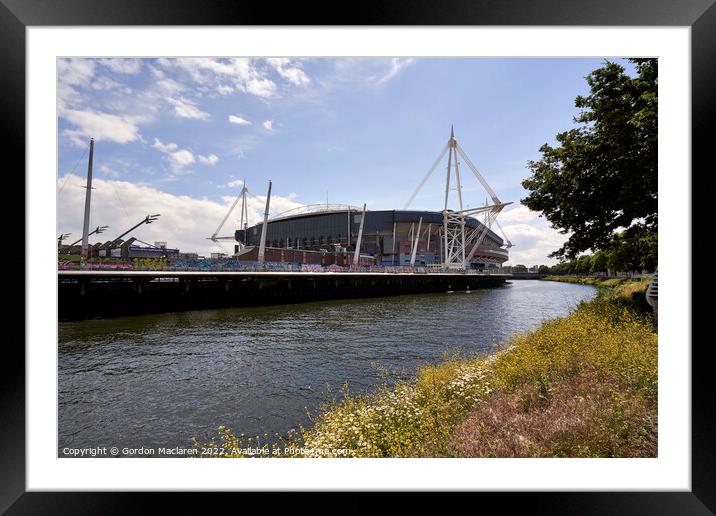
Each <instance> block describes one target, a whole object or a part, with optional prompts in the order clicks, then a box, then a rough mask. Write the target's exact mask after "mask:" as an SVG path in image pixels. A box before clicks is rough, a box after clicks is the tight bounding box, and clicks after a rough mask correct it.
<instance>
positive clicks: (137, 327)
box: [58, 280, 596, 450]
mask: <svg viewBox="0 0 716 516" xmlns="http://www.w3.org/2000/svg"><path fill="white" fill-rule="evenodd" d="M595 292H596V291H595V289H594V288H593V287H588V286H582V285H573V284H568V283H556V282H545V281H531V280H525V281H514V282H512V284H509V285H507V286H505V287H502V288H497V289H486V290H475V291H472V293H470V294H467V293H464V292H455V293H453V294H447V293H446V294H425V295H416V296H400V297H390V298H378V299H355V300H345V301H330V302H317V303H305V304H294V305H282V306H272V307H263V308H239V309H223V310H205V311H194V312H184V313H171V314H161V315H147V316H135V317H124V318H116V319H104V320H91V321H80V322H69V323H60V325H59V357H58V358H59V400H58V403H59V443H58V445H59V447H58V449H59V450H62V448H64V447H68V446H69V447H94V446H107V447H109V446H118V447H119V448H122V447H125V446H127V447H139V446H150V447H159V446H169V447H171V446H190V445H191V438H192V437H193V436H196V437H198V438H206V437H208V436H210V435H213V434H214V433H215V430H216V427H217V426H219V425H226V426H228V427H230V428H231V429H232V430H234V431H235V432H237V433H240V432H244V433H246V434H247V435H256V434H263V433H268V434H269V435H273V434H274V433H275V432H278V433H282V434H283V433H285V432H286V431H288V430H289V429H291V428H297V427H298V425H299V424H303V425H308V424H309V423H310V420H309V418H308V416H307V413H306V411H307V410H309V411H315V409H316V408H317V407H318V405H319V403H320V402H321V401H324V400H326V399H327V398H328V396H329V394H328V392H327V387H330V388H332V389H333V391H335V390H338V389H339V388H340V386H341V385H342V384H343V383H344V382H348V384H349V385H350V389H351V391H353V392H357V391H366V390H369V389H370V387H371V386H373V385H375V384H376V383H377V382H379V381H380V380H379V376H378V370H379V369H382V368H388V369H389V370H391V371H392V372H393V373H394V374H395V375H396V376H401V375H409V374H411V373H413V372H414V371H415V370H416V368H417V367H418V366H420V365H421V364H424V363H429V362H437V361H439V360H440V359H441V358H442V357H443V356H444V355H445V353H450V352H453V351H455V350H459V351H461V352H462V353H463V354H474V353H489V352H490V351H491V350H492V349H494V346H495V344H496V343H497V342H499V341H502V340H504V339H506V338H507V337H509V336H510V335H511V334H512V333H514V332H521V331H524V330H527V329H531V328H535V327H537V326H538V325H539V323H540V321H542V320H543V319H545V318H550V317H554V316H560V315H565V314H566V313H568V312H569V311H570V310H572V309H573V308H574V307H575V306H576V305H577V304H578V303H579V301H581V300H587V299H590V298H591V297H593V296H594V294H595Z"/></svg>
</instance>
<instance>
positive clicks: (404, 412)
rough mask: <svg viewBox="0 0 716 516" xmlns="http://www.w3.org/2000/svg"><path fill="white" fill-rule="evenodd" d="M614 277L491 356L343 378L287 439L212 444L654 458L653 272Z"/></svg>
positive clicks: (289, 451) (334, 451) (363, 453)
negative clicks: (381, 376) (352, 381)
mask: <svg viewBox="0 0 716 516" xmlns="http://www.w3.org/2000/svg"><path fill="white" fill-rule="evenodd" d="M609 281H610V282H611V283H606V282H605V284H604V285H602V286H603V287H605V288H602V289H601V290H600V293H599V294H598V296H597V297H596V298H595V299H594V300H592V301H590V302H588V303H582V304H580V305H579V306H578V307H577V308H576V309H575V310H574V312H572V313H571V314H570V315H568V316H567V317H563V318H558V319H553V320H548V321H545V322H544V323H543V324H542V326H541V327H540V328H538V329H537V330H535V331H533V332H529V333H527V334H524V335H518V336H515V337H514V338H513V339H512V340H511V341H509V342H506V343H504V345H502V346H501V348H500V349H499V350H498V351H497V352H495V353H493V354H492V355H490V356H475V357H460V356H452V357H448V358H446V360H445V361H444V362H443V363H441V364H438V365H428V366H424V367H422V368H421V369H419V371H418V372H417V375H416V376H415V378H413V379H412V380H410V381H398V382H396V383H391V384H389V383H388V382H386V383H385V384H383V385H382V386H381V387H379V388H378V389H377V390H375V391H374V392H372V393H370V394H351V393H350V392H349V391H348V388H347V387H346V388H345V390H344V393H343V394H344V395H343V396H342V397H341V398H340V399H339V400H337V401H334V402H332V403H330V404H328V405H326V406H324V407H322V410H321V412H320V414H319V415H318V416H317V417H316V419H315V422H314V425H313V427H312V428H309V429H301V431H300V432H296V433H295V434H292V435H289V436H285V437H284V440H283V442H282V443H281V444H278V445H276V444H274V445H271V446H270V445H268V444H267V441H266V440H264V442H263V443H262V442H261V441H260V440H257V438H254V439H253V440H251V439H245V438H244V437H243V436H236V435H234V434H233V433H232V432H231V431H230V430H229V429H226V428H223V427H222V428H221V429H220V433H219V435H218V436H217V438H216V439H215V440H214V441H213V442H212V443H210V445H213V446H215V447H223V448H225V449H234V450H235V451H236V452H235V453H233V454H232V455H233V456H246V455H247V454H246V453H244V452H243V451H240V450H246V449H247V446H248V447H251V446H256V447H260V448H262V449H268V448H269V447H272V449H273V456H302V457H312V456H334V457H336V456H337V457H343V456H346V455H348V456H354V457H654V456H656V453H657V335H656V332H655V330H654V326H653V320H652V317H651V315H650V313H649V312H648V311H645V310H644V306H645V305H644V304H643V303H642V302H641V301H640V298H643V296H644V291H645V290H646V287H647V285H648V281H647V280H639V281H627V280H616V281H612V280H609ZM248 455H251V453H249V454H248ZM268 455H270V454H268ZM262 456H267V454H264V455H262Z"/></svg>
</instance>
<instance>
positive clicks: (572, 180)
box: [522, 59, 658, 259]
mask: <svg viewBox="0 0 716 516" xmlns="http://www.w3.org/2000/svg"><path fill="white" fill-rule="evenodd" d="M630 61H632V62H633V63H634V64H635V65H636V71H637V75H636V77H630V76H629V75H628V74H627V73H626V71H625V69H624V67H622V66H620V65H619V64H616V63H612V62H609V61H606V62H605V63H604V66H602V67H601V68H598V69H597V70H594V71H593V72H592V73H590V74H589V75H588V76H587V77H586V80H587V83H588V84H589V86H590V93H589V95H587V96H586V97H582V96H578V97H577V98H576V100H575V105H576V107H577V108H580V109H581V112H580V113H579V115H578V116H576V117H575V118H574V122H575V123H577V124H578V127H576V128H573V129H570V130H568V131H565V132H562V133H559V134H557V136H556V140H557V142H558V145H557V146H555V147H553V146H551V145H548V144H544V145H543V146H542V147H541V148H540V152H541V154H542V157H541V159H539V160H538V161H530V162H529V163H528V167H529V168H530V169H531V171H532V175H531V177H529V178H528V179H525V180H524V181H523V182H522V186H523V187H524V188H525V189H527V190H528V191H529V192H530V194H529V195H528V196H527V197H526V198H525V199H522V204H524V205H525V206H527V207H528V208H529V209H531V210H534V211H540V212H542V213H543V214H544V215H545V217H546V218H547V219H548V220H549V221H550V222H551V223H552V225H553V226H554V227H555V228H557V229H559V230H560V231H561V232H563V233H565V234H566V233H571V235H570V237H569V239H568V240H567V241H566V242H565V244H564V245H563V246H562V247H561V248H560V249H558V250H557V251H555V252H554V253H553V254H552V256H556V257H559V258H566V259H572V258H575V257H576V256H577V255H579V254H580V253H581V252H584V251H586V250H588V249H591V250H594V251H597V250H600V249H605V248H607V247H608V246H609V245H610V242H611V238H612V236H613V235H614V233H615V231H617V230H618V229H620V228H630V227H631V226H633V225H636V226H638V227H639V228H641V229H643V230H644V231H645V232H647V233H651V234H654V235H655V234H656V232H657V64H658V63H657V60H656V59H630Z"/></svg>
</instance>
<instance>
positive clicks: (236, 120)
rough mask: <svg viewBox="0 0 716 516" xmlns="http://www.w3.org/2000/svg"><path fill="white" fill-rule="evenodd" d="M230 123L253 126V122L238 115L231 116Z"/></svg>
mask: <svg viewBox="0 0 716 516" xmlns="http://www.w3.org/2000/svg"><path fill="white" fill-rule="evenodd" d="M229 123H230V124H236V125H251V122H249V121H248V120H246V119H245V118H242V117H240V116H237V115H229Z"/></svg>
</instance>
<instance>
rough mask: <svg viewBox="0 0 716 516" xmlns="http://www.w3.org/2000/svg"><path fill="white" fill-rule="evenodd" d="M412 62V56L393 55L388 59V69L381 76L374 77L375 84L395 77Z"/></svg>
mask: <svg viewBox="0 0 716 516" xmlns="http://www.w3.org/2000/svg"><path fill="white" fill-rule="evenodd" d="M412 62H413V59H412V58H405V59H403V58H399V57H394V58H392V59H391V60H390V69H389V70H388V71H387V72H386V73H385V74H384V75H382V76H379V77H377V78H375V82H376V83H377V84H383V83H386V82H388V81H389V80H391V79H392V78H393V77H395V76H396V75H397V74H398V72H400V71H401V70H402V69H403V68H405V67H406V66H408V65H409V64H411V63H412Z"/></svg>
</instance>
